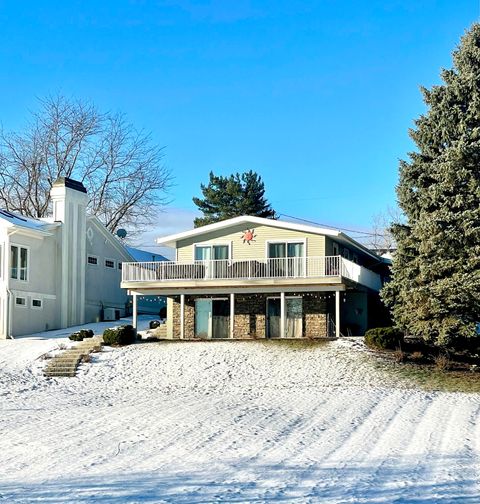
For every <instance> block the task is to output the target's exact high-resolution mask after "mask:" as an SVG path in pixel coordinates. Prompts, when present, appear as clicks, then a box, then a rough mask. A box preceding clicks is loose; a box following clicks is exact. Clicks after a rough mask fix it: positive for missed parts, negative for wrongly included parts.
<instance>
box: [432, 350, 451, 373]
mask: <svg viewBox="0 0 480 504" xmlns="http://www.w3.org/2000/svg"><path fill="white" fill-rule="evenodd" d="M433 360H434V362H435V367H436V368H437V369H438V370H439V371H446V370H447V369H448V368H449V367H450V359H449V358H448V355H447V354H438V355H437V356H436V357H434V359H433Z"/></svg>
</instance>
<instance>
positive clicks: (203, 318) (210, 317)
mask: <svg viewBox="0 0 480 504" xmlns="http://www.w3.org/2000/svg"><path fill="white" fill-rule="evenodd" d="M229 328H230V303H229V301H228V299H208V298H201V299H196V300H195V337H197V338H203V339H210V338H220V339H222V338H228V336H229Z"/></svg>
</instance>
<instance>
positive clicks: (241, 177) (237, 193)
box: [193, 170, 276, 227]
mask: <svg viewBox="0 0 480 504" xmlns="http://www.w3.org/2000/svg"><path fill="white" fill-rule="evenodd" d="M200 188H201V190H202V194H203V199H202V198H196V197H195V198H193V202H194V203H195V205H197V207H198V208H199V209H200V210H201V211H202V213H203V217H198V218H196V219H195V221H194V225H195V227H200V226H205V225H206V224H212V223H213V222H219V221H222V220H225V219H230V218H232V217H238V216H240V215H253V216H256V217H265V218H267V219H275V218H276V216H275V211H274V210H273V209H272V207H271V206H270V204H269V203H268V201H267V199H266V198H265V185H264V183H263V181H262V177H260V176H259V175H258V174H257V173H255V172H253V171H252V170H250V171H248V172H245V173H242V174H239V173H236V174H234V175H230V176H229V177H222V176H217V175H214V174H213V172H210V181H209V183H208V185H207V186H205V185H204V184H201V185H200Z"/></svg>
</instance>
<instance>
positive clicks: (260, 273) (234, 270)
mask: <svg viewBox="0 0 480 504" xmlns="http://www.w3.org/2000/svg"><path fill="white" fill-rule="evenodd" d="M327 277H345V278H348V279H350V280H353V281H355V282H357V283H360V284H362V285H365V286H367V287H370V288H372V289H375V290H379V289H380V287H381V279H380V276H379V275H377V274H376V273H374V272H373V271H370V270H368V269H366V268H364V267H363V266H360V265H358V264H355V263H353V262H351V261H348V260H347V259H344V258H343V257H341V256H325V257H306V258H305V257H281V258H275V259H250V260H231V259H218V260H208V261H193V262H190V263H182V262H176V261H159V262H130V263H123V264H122V282H159V283H166V282H172V281H182V280H260V279H277V278H278V279H280V278H285V279H286V278H327Z"/></svg>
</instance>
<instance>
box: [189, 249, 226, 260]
mask: <svg viewBox="0 0 480 504" xmlns="http://www.w3.org/2000/svg"><path fill="white" fill-rule="evenodd" d="M228 256H229V246H228V245H195V261H209V260H211V259H213V260H220V259H229V257H228Z"/></svg>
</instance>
